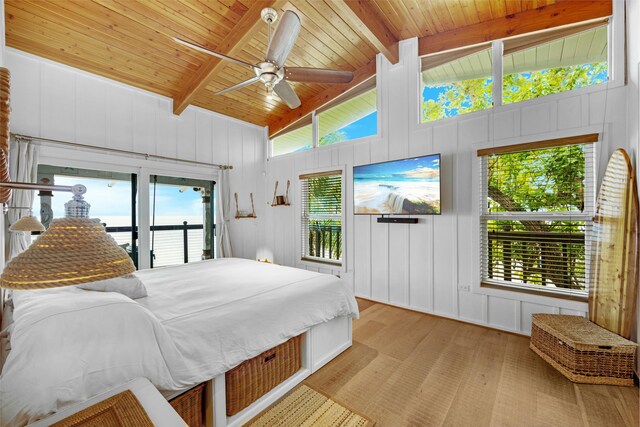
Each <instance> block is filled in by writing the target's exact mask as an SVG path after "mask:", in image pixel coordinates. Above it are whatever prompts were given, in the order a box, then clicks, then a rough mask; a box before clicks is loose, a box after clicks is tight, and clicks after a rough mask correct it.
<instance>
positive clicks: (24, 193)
mask: <svg viewBox="0 0 640 427" xmlns="http://www.w3.org/2000/svg"><path fill="white" fill-rule="evenodd" d="M9 153H10V154H9V173H10V175H11V181H14V182H31V183H36V182H37V179H38V157H39V154H40V147H38V146H37V145H35V144H32V143H30V142H20V143H19V142H17V141H15V140H14V139H13V138H12V139H11V141H10V142H9ZM34 196H35V191H34V190H13V191H12V193H11V200H9V208H10V209H9V212H8V213H7V221H5V223H6V227H7V231H6V234H5V237H6V239H5V241H6V242H7V247H6V260H7V261H9V260H11V258H13V257H14V256H16V255H18V254H19V253H20V252H22V251H24V250H25V249H27V248H28V247H29V245H30V244H31V235H30V234H29V233H26V232H16V233H13V232H10V231H8V227H9V226H10V225H11V224H14V223H15V222H16V221H17V220H19V219H20V218H22V217H23V216H26V215H29V209H11V208H12V207H28V208H31V207H32V206H33V198H34Z"/></svg>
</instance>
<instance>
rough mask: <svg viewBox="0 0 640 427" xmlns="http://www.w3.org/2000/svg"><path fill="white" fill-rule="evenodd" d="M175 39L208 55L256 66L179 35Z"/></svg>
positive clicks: (239, 63)
mask: <svg viewBox="0 0 640 427" xmlns="http://www.w3.org/2000/svg"><path fill="white" fill-rule="evenodd" d="M173 41H175V42H177V43H180V44H181V45H184V46H187V47H190V48H191V49H195V50H197V51H199V52H202V53H206V54H207V55H211V56H217V57H218V58H220V59H224V60H226V61H231V62H235V63H236V64H238V65H243V66H246V67H251V68H256V66H255V65H253V64H249V63H248V62H244V61H241V60H239V59H235V58H232V57H230V56H227V55H223V54H221V53H218V52H216V51H213V50H209V49H207V48H205V47H202V46H199V45H197V44H193V43H191V42H188V41H186V40H182V39H179V38H177V37H173Z"/></svg>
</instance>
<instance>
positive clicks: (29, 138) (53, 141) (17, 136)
mask: <svg viewBox="0 0 640 427" xmlns="http://www.w3.org/2000/svg"><path fill="white" fill-rule="evenodd" d="M11 136H13V137H14V138H15V139H16V141H18V142H32V141H41V142H48V143H51V144H58V145H66V146H69V147H77V148H88V149H90V150H98V151H105V152H108V153H117V154H127V155H134V156H142V157H144V158H145V160H147V159H156V160H167V161H171V162H182V163H189V164H192V165H200V166H213V167H216V168H218V169H222V170H226V169H233V166H231V165H222V164H216V163H207V162H198V161H196V160H183V159H174V158H171V157H166V156H158V155H156V154H146V153H138V152H136V151H127V150H119V149H117V148H105V147H94V146H92V145H86V144H78V143H76V142H69V141H60V140H57V139H49V138H40V137H36V136H29V135H21V134H18V133H12V134H11Z"/></svg>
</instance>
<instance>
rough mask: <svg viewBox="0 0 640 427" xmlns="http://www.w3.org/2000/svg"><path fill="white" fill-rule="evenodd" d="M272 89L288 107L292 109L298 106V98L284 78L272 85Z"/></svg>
mask: <svg viewBox="0 0 640 427" xmlns="http://www.w3.org/2000/svg"><path fill="white" fill-rule="evenodd" d="M273 91H274V92H275V93H276V95H278V97H279V98H280V99H282V100H283V101H284V103H285V104H287V105H288V106H289V108H291V109H294V108H298V107H299V106H300V104H301V103H300V98H298V95H296V93H295V92H294V91H293V88H292V87H291V85H289V83H287V81H286V80H280V81H279V82H278V84H277V85H275V86H274V87H273Z"/></svg>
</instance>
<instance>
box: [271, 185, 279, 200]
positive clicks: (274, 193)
mask: <svg viewBox="0 0 640 427" xmlns="http://www.w3.org/2000/svg"><path fill="white" fill-rule="evenodd" d="M277 192H278V181H276V187H275V188H274V189H273V200H272V201H271V206H276V205H277V204H278V203H277V202H276V193H277Z"/></svg>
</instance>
